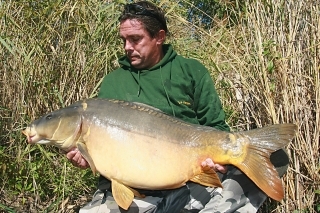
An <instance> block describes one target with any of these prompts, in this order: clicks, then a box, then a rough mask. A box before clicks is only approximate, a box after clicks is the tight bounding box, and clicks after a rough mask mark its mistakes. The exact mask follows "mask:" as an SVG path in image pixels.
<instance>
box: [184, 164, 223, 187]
mask: <svg viewBox="0 0 320 213" xmlns="http://www.w3.org/2000/svg"><path fill="white" fill-rule="evenodd" d="M190 181H193V182H195V183H199V184H201V185H204V186H209V187H221V188H222V184H221V181H220V179H219V176H218V174H217V173H216V172H215V171H214V170H213V169H212V168H210V167H209V166H206V167H203V168H202V172H201V173H200V174H199V175H196V176H194V177H193V178H191V179H190Z"/></svg>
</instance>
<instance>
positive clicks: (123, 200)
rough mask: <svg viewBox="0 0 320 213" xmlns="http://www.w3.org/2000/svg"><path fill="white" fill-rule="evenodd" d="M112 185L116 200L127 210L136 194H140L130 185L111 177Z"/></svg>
mask: <svg viewBox="0 0 320 213" xmlns="http://www.w3.org/2000/svg"><path fill="white" fill-rule="evenodd" d="M111 186H112V195H113V198H114V200H115V201H116V202H117V204H118V205H119V206H120V207H121V208H123V209H125V210H128V208H129V206H130V205H131V203H132V201H133V198H134V195H136V194H139V195H140V193H139V192H138V191H136V190H134V189H131V188H130V187H128V186H125V185H123V184H122V183H119V182H118V181H116V180H114V179H111Z"/></svg>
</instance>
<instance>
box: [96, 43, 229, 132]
mask: <svg viewBox="0 0 320 213" xmlns="http://www.w3.org/2000/svg"><path fill="white" fill-rule="evenodd" d="M163 51H164V54H165V55H164V57H163V59H162V60H161V61H160V62H159V63H158V64H156V65H155V66H153V67H152V68H150V69H147V70H137V69H135V68H134V67H131V66H130V62H129V61H128V59H127V57H126V56H124V57H122V58H120V59H119V63H120V65H121V67H120V68H118V69H116V70H114V71H113V72H111V73H109V74H108V75H106V76H105V77H104V79H103V81H102V84H101V87H100V91H99V94H98V97H99V98H109V99H119V100H126V101H133V102H140V103H144V104H148V105H150V106H153V107H156V108H158V109H160V110H162V111H163V112H165V113H167V114H170V115H173V116H175V117H178V118H180V119H182V120H184V121H187V122H190V123H194V124H201V125H205V126H211V127H215V128H217V129H220V130H225V131H229V126H228V125H227V124H226V123H225V113H224V111H223V109H222V106H221V102H220V99H219V97H218V95H217V92H216V90H215V88H214V85H213V81H212V79H211V77H210V75H209V72H208V70H207V69H206V68H205V67H204V66H203V65H202V64H201V63H200V62H199V61H197V60H195V59H187V58H184V57H182V56H180V55H177V53H176V52H175V51H174V50H173V49H172V46H171V45H163Z"/></svg>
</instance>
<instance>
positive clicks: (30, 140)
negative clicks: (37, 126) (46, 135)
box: [22, 128, 37, 144]
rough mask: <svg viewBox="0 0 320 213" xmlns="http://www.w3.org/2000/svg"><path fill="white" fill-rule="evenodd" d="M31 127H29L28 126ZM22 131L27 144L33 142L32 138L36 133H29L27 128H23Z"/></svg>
mask: <svg viewBox="0 0 320 213" xmlns="http://www.w3.org/2000/svg"><path fill="white" fill-rule="evenodd" d="M30 129H31V128H30ZM22 133H23V134H24V135H25V136H26V137H27V141H28V143H29V144H34V143H35V142H33V140H32V139H33V138H34V137H35V136H36V135H37V134H33V135H30V133H31V130H28V129H25V130H23V131H22Z"/></svg>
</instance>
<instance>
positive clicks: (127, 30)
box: [119, 19, 148, 37]
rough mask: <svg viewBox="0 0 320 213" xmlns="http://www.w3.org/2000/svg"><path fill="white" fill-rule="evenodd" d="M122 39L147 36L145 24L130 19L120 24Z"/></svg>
mask: <svg viewBox="0 0 320 213" xmlns="http://www.w3.org/2000/svg"><path fill="white" fill-rule="evenodd" d="M119 33H120V37H128V36H145V35H148V32H147V31H146V29H145V28H144V26H143V24H142V23H141V22H140V21H138V20H136V19H130V20H129V19H128V20H125V21H123V22H121V23H120V30H119Z"/></svg>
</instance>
